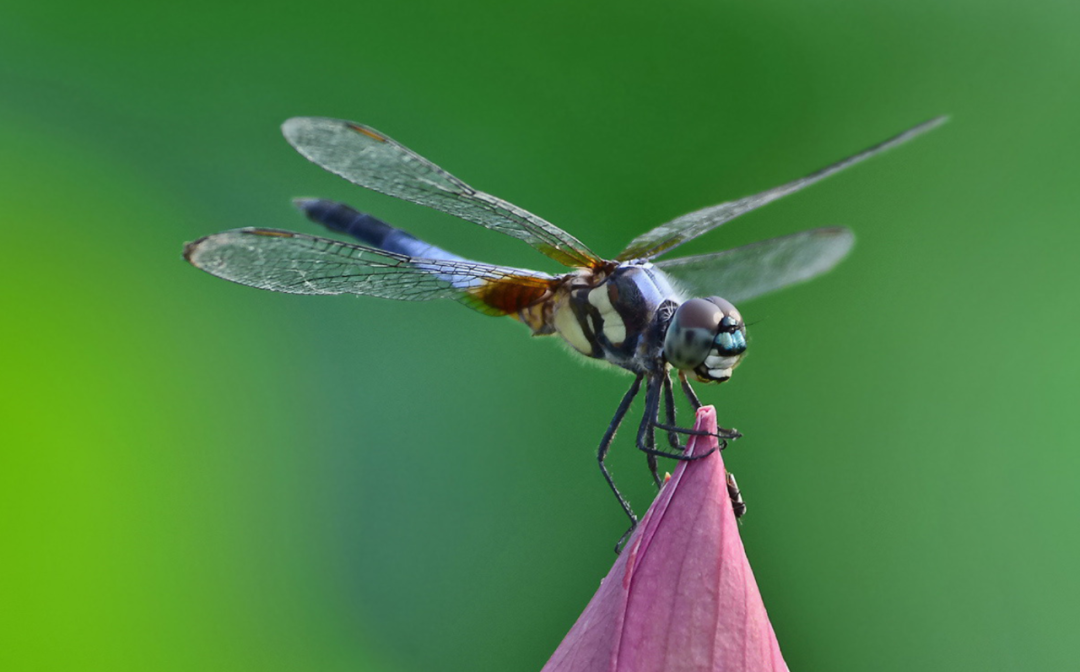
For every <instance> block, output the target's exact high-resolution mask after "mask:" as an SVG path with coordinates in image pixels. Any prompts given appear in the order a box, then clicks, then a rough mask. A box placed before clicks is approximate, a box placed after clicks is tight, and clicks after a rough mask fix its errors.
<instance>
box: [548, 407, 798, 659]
mask: <svg viewBox="0 0 1080 672" xmlns="http://www.w3.org/2000/svg"><path fill="white" fill-rule="evenodd" d="M694 427H695V429H699V430H703V431H706V432H710V433H715V431H716V427H717V425H716V411H715V409H714V408H712V407H711V406H710V407H704V408H702V409H699V411H698V416H697V421H696V422H695V424H694ZM689 443H690V444H691V445H690V447H689V450H691V451H693V452H692V454H694V455H702V454H704V453H705V452H707V451H710V450H712V449H713V448H714V447H715V445H716V443H717V439H716V438H715V436H704V435H702V436H693V437H692V438H691V440H690V442H689ZM712 452H713V453H714V454H710V455H706V456H705V457H703V458H702V459H698V460H691V461H684V462H680V463H679V465H678V466H677V467H676V469H675V471H674V473H673V474H672V477H671V480H670V481H669V482H668V484H667V485H666V486H665V487H664V488H663V490H661V492H660V494H659V495H658V496H657V498H656V501H654V502H653V505H652V506H651V507H650V509H649V512H648V513H647V514H646V515H645V517H644V518H643V519H642V521H641V524H640V525H639V526H638V529H637V530H635V531H634V534H633V536H632V537H631V539H630V541H629V542H628V544H627V547H626V549H625V550H624V551H623V553H622V555H620V556H619V558H618V559H617V560H616V562H615V565H614V566H613V567H612V568H611V571H610V572H609V573H608V575H607V577H606V578H605V579H604V580H603V582H602V583H601V585H600V589H599V590H598V591H597V593H596V595H595V596H594V597H593V599H592V601H591V602H589V605H588V606H587V607H586V608H585V611H584V613H582V615H581V617H580V618H579V619H578V621H577V622H576V623H575V624H574V626H573V627H572V628H571V629H570V632H569V634H568V635H567V636H566V638H565V639H564V640H563V642H562V644H560V646H559V648H558V649H557V650H556V651H555V653H554V655H552V657H551V660H549V661H548V664H547V665H546V666H545V667H544V672H653V671H655V670H675V669H678V670H691V671H695V672H697V671H700V672H711V671H715V670H724V671H725V672H751V671H752V672H786V670H787V665H786V664H785V663H784V660H783V657H782V656H781V654H780V648H779V646H778V644H777V642H776V636H775V634H774V633H773V629H772V625H771V624H770V623H769V619H768V614H767V613H766V612H765V606H764V604H763V603H762V600H761V595H760V593H759V592H758V589H757V584H756V583H755V581H754V576H753V572H752V571H751V569H750V564H749V562H748V561H747V559H746V553H745V551H744V549H743V545H742V540H741V539H740V538H739V528H738V524H737V523H736V521H735V517H734V514H733V512H732V508H731V500H730V497H729V495H728V482H727V472H726V470H725V469H724V465H723V460H722V458H721V455H720V453H719V451H716V450H713V451H712Z"/></svg>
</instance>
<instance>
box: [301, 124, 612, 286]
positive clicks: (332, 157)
mask: <svg viewBox="0 0 1080 672" xmlns="http://www.w3.org/2000/svg"><path fill="white" fill-rule="evenodd" d="M281 128H282V132H283V133H284V134H285V138H286V139H287V140H288V141H289V143H290V144H292V146H293V147H295V148H296V150H297V151H298V152H300V153H301V154H303V155H304V157H306V158H307V159H308V160H310V161H312V162H313V163H316V164H318V165H320V166H322V167H323V168H325V169H327V170H329V171H330V172H332V173H336V174H338V175H340V176H341V177H344V178H345V179H346V180H349V181H350V182H353V183H355V184H358V185H360V186H361V187H366V188H368V189H372V190H374V191H378V192H380V193H383V194H387V195H389V196H394V197H395V198H400V199H403V200H406V201H411V202H413V203H418V204H420V205H426V206H427V207H429V208H434V209H435V210H441V211H443V212H446V213H449V214H451V215H454V216H455V217H460V218H461V219H464V220H467V221H470V222H473V223H474V224H479V225H480V226H484V227H487V228H489V229H494V230H496V231H501V232H502V233H505V234H507V235H508V236H513V237H515V238H519V239H521V240H524V241H525V242H526V243H528V244H529V245H532V246H533V247H535V248H536V249H538V250H540V251H541V252H543V253H544V254H546V255H547V256H549V257H551V258H552V259H555V260H556V261H558V262H560V263H562V264H565V265H567V266H580V267H594V266H597V265H599V264H601V263H603V260H602V259H600V258H599V257H597V256H596V255H595V254H593V253H592V252H591V251H590V250H589V248H587V247H585V245H584V244H583V243H582V242H581V241H579V240H578V239H577V238H574V237H573V236H571V235H570V234H569V233H567V232H565V231H563V230H562V229H560V228H558V227H557V226H555V225H554V224H551V223H549V222H547V221H545V220H544V219H541V218H540V217H537V216H536V215H534V214H532V213H530V212H527V211H525V210H522V209H521V208H519V207H517V206H515V205H513V204H511V203H507V202H506V201H504V200H502V199H499V198H496V197H495V196H492V195H490V194H486V193H484V192H482V191H477V190H476V189H473V188H472V187H470V186H469V185H467V184H465V183H464V182H462V181H461V180H459V179H457V178H456V177H454V176H453V175H451V174H450V173H448V172H446V171H445V170H443V169H442V168H440V167H438V166H436V165H435V164H434V163H432V162H430V161H428V160H427V159H425V158H424V157H422V156H420V155H419V154H416V153H415V152H413V151H411V150H409V149H407V148H405V147H403V146H402V145H399V144H398V143H397V142H394V141H393V140H391V139H390V138H388V137H386V136H385V135H383V134H382V133H379V132H378V131H376V130H374V129H372V128H368V127H366V126H361V125H360V124H354V123H352V122H350V121H341V120H338V119H323V118H318V117H296V118H294V119H289V120H288V121H286V122H285V123H284V125H282V127H281Z"/></svg>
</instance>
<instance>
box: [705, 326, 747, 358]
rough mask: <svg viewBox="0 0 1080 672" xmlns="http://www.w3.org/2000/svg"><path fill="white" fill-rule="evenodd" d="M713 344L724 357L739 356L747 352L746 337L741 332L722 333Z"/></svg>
mask: <svg viewBox="0 0 1080 672" xmlns="http://www.w3.org/2000/svg"><path fill="white" fill-rule="evenodd" d="M713 343H714V344H715V345H716V349H717V350H718V351H719V352H720V353H721V354H724V355H738V354H741V353H743V352H745V351H746V336H745V335H744V334H743V333H742V332H741V331H731V332H727V331H724V332H720V333H719V334H717V335H716V338H715V339H713Z"/></svg>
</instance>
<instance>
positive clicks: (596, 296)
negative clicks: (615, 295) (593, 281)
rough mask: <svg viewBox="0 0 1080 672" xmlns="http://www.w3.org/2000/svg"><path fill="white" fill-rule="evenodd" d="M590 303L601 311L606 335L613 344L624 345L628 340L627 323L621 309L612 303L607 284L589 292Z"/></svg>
mask: <svg viewBox="0 0 1080 672" xmlns="http://www.w3.org/2000/svg"><path fill="white" fill-rule="evenodd" d="M589 303H590V304H592V305H593V306H594V307H595V308H596V310H597V311H599V313H600V318H601V319H602V320H603V321H604V336H607V339H608V340H609V341H611V344H612V345H615V346H619V345H622V344H623V341H625V340H626V323H624V322H623V319H622V316H621V315H619V311H617V310H615V306H613V305H611V296H609V295H608V288H607V286H606V285H601V286H600V287H597V288H596V289H594V290H592V291H591V292H589Z"/></svg>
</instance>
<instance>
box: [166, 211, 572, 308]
mask: <svg viewBox="0 0 1080 672" xmlns="http://www.w3.org/2000/svg"><path fill="white" fill-rule="evenodd" d="M184 258H185V259H187V260H188V261H189V262H191V264H192V265H194V266H195V267H197V268H200V269H202V270H204V271H206V272H207V273H210V274H212V275H216V276H217V277H219V278H224V279H226V280H231V281H232V282H237V283H240V284H242V285H249V286H251V287H257V288H259V289H268V290H271V291H274V292H286V293H290V294H361V295H365V296H378V297H382V298H385V299H401V300H406V301H426V300H429V299H454V300H456V301H460V302H462V303H465V304H466V305H468V306H470V307H471V308H474V309H476V310H479V311H480V312H483V313H487V314H489V315H505V314H508V313H512V312H514V311H516V310H519V309H520V308H523V307H525V306H527V305H531V304H533V303H535V302H536V301H539V300H542V299H543V298H545V297H546V296H547V295H548V292H549V290H550V289H551V288H552V285H553V283H555V282H557V280H558V279H557V278H553V277H552V276H549V275H547V274H546V273H537V272H535V271H527V270H521V269H516V268H509V267H503V266H491V265H488V264H478V263H474V262H470V261H448V260H438V259H418V258H415V257H409V256H406V255H403V254H396V253H393V252H385V251H383V250H377V249H373V248H370V247H364V246H362V245H352V244H350V243H342V242H339V241H336V240H330V239H329V238H321V237H319V236H308V235H304V234H301V233H293V232H291V231H278V230H275V229H252V228H248V229H233V230H232V231H225V232H223V233H217V234H214V235H212V236H206V237H205V238H200V239H199V240H196V241H195V242H193V243H188V244H187V246H186V247H185V248H184Z"/></svg>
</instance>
